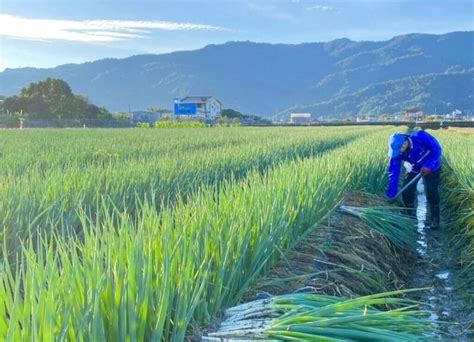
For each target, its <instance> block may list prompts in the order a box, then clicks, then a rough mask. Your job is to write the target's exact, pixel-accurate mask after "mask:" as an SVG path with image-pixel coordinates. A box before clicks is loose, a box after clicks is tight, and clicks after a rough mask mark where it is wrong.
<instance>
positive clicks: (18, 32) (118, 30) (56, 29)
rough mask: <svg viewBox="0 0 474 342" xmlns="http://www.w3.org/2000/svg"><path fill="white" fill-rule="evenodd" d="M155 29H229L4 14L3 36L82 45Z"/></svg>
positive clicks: (139, 35) (1, 20)
mask: <svg viewBox="0 0 474 342" xmlns="http://www.w3.org/2000/svg"><path fill="white" fill-rule="evenodd" d="M152 30H164V31H193V30H225V29H224V28H221V27H217V26H212V25H203V24H192V23H175V22H169V21H137V20H82V21H78V20H57V19H30V18H22V17H17V16H12V15H8V14H0V36H4V37H11V38H16V39H25V40H40V41H49V40H67V41H78V42H114V41H121V40H127V39H132V38H144V37H146V36H147V34H149V33H150V31H152Z"/></svg>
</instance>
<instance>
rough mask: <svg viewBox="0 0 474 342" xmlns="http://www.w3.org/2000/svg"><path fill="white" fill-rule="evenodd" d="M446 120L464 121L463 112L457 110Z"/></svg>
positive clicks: (447, 116)
mask: <svg viewBox="0 0 474 342" xmlns="http://www.w3.org/2000/svg"><path fill="white" fill-rule="evenodd" d="M446 118H447V119H452V120H459V119H463V118H464V115H463V112H462V111H461V110H459V109H455V110H453V111H452V112H451V113H450V114H448V115H446Z"/></svg>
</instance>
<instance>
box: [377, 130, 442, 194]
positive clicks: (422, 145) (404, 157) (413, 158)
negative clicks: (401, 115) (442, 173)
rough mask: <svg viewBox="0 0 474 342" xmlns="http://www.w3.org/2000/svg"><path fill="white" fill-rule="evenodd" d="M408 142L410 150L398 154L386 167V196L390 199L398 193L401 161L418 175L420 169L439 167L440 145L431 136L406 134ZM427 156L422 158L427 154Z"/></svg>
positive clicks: (423, 132) (434, 169)
mask: <svg viewBox="0 0 474 342" xmlns="http://www.w3.org/2000/svg"><path fill="white" fill-rule="evenodd" d="M406 137H407V138H408V139H409V140H410V148H409V150H408V151H406V152H404V153H401V154H399V155H398V156H397V157H395V158H391V159H390V163H389V165H388V170H387V173H388V185H387V192H386V194H387V196H388V197H390V198H392V197H394V196H395V195H396V194H397V191H398V179H399V178H400V168H401V164H402V161H407V162H409V163H410V164H412V165H413V169H412V171H411V172H414V173H419V172H420V170H421V168H422V167H427V168H430V169H431V171H436V170H438V169H439V168H440V167H441V153H442V150H441V145H440V144H439V142H438V140H436V139H435V138H434V137H433V136H432V135H430V134H428V133H426V132H425V131H417V132H414V133H410V134H406ZM427 152H429V153H428V155H427V156H426V157H425V158H423V156H424V155H425V154H426V153H427Z"/></svg>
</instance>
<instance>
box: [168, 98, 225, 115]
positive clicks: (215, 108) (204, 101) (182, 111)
mask: <svg viewBox="0 0 474 342" xmlns="http://www.w3.org/2000/svg"><path fill="white" fill-rule="evenodd" d="M221 112H222V102H221V100H219V99H218V98H217V97H215V96H186V97H184V98H182V99H175V100H174V113H175V114H176V115H177V116H178V117H179V116H188V117H199V118H204V119H210V120H215V119H216V117H217V116H218V115H220V113H221Z"/></svg>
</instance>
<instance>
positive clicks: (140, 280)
mask: <svg viewBox="0 0 474 342" xmlns="http://www.w3.org/2000/svg"><path fill="white" fill-rule="evenodd" d="M371 130H372V132H368V131H370V129H369V130H368V131H365V130H360V131H357V132H354V133H352V132H344V130H343V129H335V130H332V129H331V130H329V131H328V132H327V133H326V134H327V135H325V133H324V131H323V130H315V131H312V133H313V134H314V135H313V136H306V137H304V138H302V139H301V140H299V141H300V145H298V144H297V145H296V147H295V145H291V143H290V144H288V143H289V142H290V141H291V139H289V138H288V131H285V130H283V131H282V132H283V133H281V134H282V135H283V136H282V137H281V140H280V141H281V144H282V145H285V144H287V145H286V150H285V148H284V147H283V148H281V149H280V150H278V149H277V151H281V150H283V151H286V152H285V153H283V156H282V155H280V154H278V153H275V150H272V148H274V146H278V144H274V143H273V142H272V141H273V140H272V139H269V140H268V141H267V143H266V145H265V144H264V145H263V146H260V148H261V149H262V150H264V151H267V150H268V149H269V150H270V151H273V152H274V153H275V155H277V156H279V157H277V158H275V161H276V162H275V161H271V162H267V164H263V165H258V164H257V165H255V160H259V158H256V159H252V160H251V161H250V162H248V163H249V164H252V163H253V165H249V166H248V168H247V169H246V171H245V174H244V175H242V176H240V177H237V176H235V175H234V176H232V174H233V172H232V171H233V169H234V168H233V164H224V165H227V167H224V166H222V171H220V172H221V173H219V174H218V177H215V178H213V180H212V182H207V183H206V182H204V185H202V186H200V184H202V180H203V179H204V180H205V179H206V177H202V175H201V174H200V173H199V172H197V173H191V174H189V175H187V176H188V177H195V175H196V174H197V175H199V176H201V177H202V178H199V177H197V176H196V177H195V178H199V181H200V182H198V181H196V183H192V184H194V186H195V187H194V188H193V187H190V189H192V191H190V192H189V193H193V194H192V197H188V198H186V197H182V196H180V194H179V192H178V191H179V187H177V188H176V192H175V194H176V195H175V197H176V198H175V200H174V201H173V203H174V204H173V205H172V206H159V209H160V210H159V211H157V201H159V198H160V197H159V196H156V195H155V196H151V195H150V196H146V195H145V194H148V193H149V192H148V191H139V190H140V189H144V188H151V192H153V191H155V190H156V188H155V186H156V184H159V182H155V183H153V182H151V181H149V182H148V183H147V182H142V183H141V184H142V185H143V188H141V187H137V188H135V189H134V190H135V191H134V196H133V197H132V199H133V201H131V202H125V204H127V205H128V203H132V210H127V205H124V206H119V205H116V204H117V203H120V201H119V200H117V199H115V200H110V198H111V197H112V198H113V196H117V198H120V195H123V194H124V193H125V192H124V189H125V190H127V191H130V190H132V189H133V188H132V189H130V188H129V187H128V185H124V184H127V183H128V182H129V181H131V182H132V183H133V180H134V179H136V178H134V177H133V175H134V173H133V172H122V173H118V174H121V177H119V176H116V178H113V177H112V179H113V182H112V183H111V184H112V186H110V187H107V186H105V187H98V185H100V183H93V184H94V185H95V186H96V188H95V191H98V192H99V196H97V197H87V196H84V195H81V196H83V197H80V198H79V199H80V200H77V201H71V202H70V203H67V205H69V206H72V207H74V208H77V210H76V211H75V213H76V214H77V217H78V220H79V223H80V228H81V230H79V231H78V230H77V227H74V228H76V230H74V231H68V234H69V235H70V236H69V238H68V239H63V238H62V237H61V234H62V233H64V231H61V229H57V227H61V228H63V229H67V228H68V226H67V221H68V217H64V216H62V215H59V217H56V218H54V217H53V218H49V219H48V218H46V219H45V220H44V221H42V222H41V224H38V222H33V224H32V222H31V221H29V220H31V219H34V218H35V216H29V220H27V221H26V222H27V223H28V225H29V229H28V230H27V232H28V234H33V232H32V231H31V228H32V226H34V228H35V231H36V234H37V235H38V237H39V238H38V239H36V240H34V241H33V240H29V242H25V243H24V244H23V247H22V248H21V252H20V253H19V255H18V257H17V258H16V259H15V260H13V261H12V260H8V259H7V258H3V260H2V265H1V267H2V269H1V271H2V272H1V274H0V277H1V285H0V301H1V302H0V338H2V339H8V340H17V339H26V340H49V339H52V338H58V339H61V338H64V339H92V340H105V339H107V340H126V339H131V340H143V339H148V340H161V339H164V340H177V341H179V340H183V339H184V337H185V335H186V334H187V333H189V332H192V331H193V329H196V328H197V327H198V326H199V325H200V324H203V323H206V322H209V321H210V319H211V317H212V316H213V315H214V314H215V313H216V312H218V311H219V310H220V309H221V308H222V307H226V306H229V305H232V304H235V303H236V302H237V301H238V300H239V298H241V296H242V295H243V293H244V292H245V290H246V289H247V288H248V287H249V286H250V285H251V284H252V283H253V281H254V280H255V279H256V277H257V276H258V275H260V274H263V273H265V272H266V271H267V270H268V269H269V267H270V266H271V265H272V264H273V263H274V262H275V261H276V260H277V259H278V250H281V249H282V248H286V247H288V246H289V245H291V244H293V243H294V242H295V241H296V240H297V239H298V237H299V236H300V235H301V234H303V233H304V232H306V231H307V230H308V229H309V228H310V227H312V226H314V225H315V224H316V223H317V222H318V220H320V219H321V218H322V217H323V216H324V215H325V213H326V212H327V211H328V210H329V208H331V207H332V206H334V204H335V203H336V201H337V200H338V198H339V197H340V196H341V195H342V194H343V193H344V191H345V190H346V189H347V188H348V187H349V186H350V187H351V188H354V189H362V188H364V189H366V190H369V191H377V190H380V188H381V187H382V186H383V183H384V169H385V162H386V161H385V156H384V155H385V141H386V137H387V135H389V134H390V133H391V131H392V130H391V129H390V130H387V129H382V132H379V133H374V132H373V131H374V129H371ZM242 132H243V131H238V132H237V133H236V134H244V133H242ZM307 132H308V131H307ZM315 132H316V134H315ZM254 134H256V133H255V132H254ZM303 134H304V133H303ZM308 134H309V133H308ZM257 135H258V134H257ZM331 135H332V137H333V138H332V139H333V140H331ZM334 136H336V138H334ZM357 136H363V137H364V138H363V139H355V140H354V141H352V142H350V143H349V144H347V145H346V146H344V145H343V144H344V142H345V141H348V140H353V139H354V138H357ZM254 138H255V136H254ZM255 139H256V138H255ZM305 139H306V140H305ZM257 140H258V139H257ZM328 140H329V141H332V142H333V143H332V144H330V146H329V148H334V147H337V146H339V147H337V148H336V149H333V150H331V151H328V152H326V153H325V154H322V155H320V154H319V152H320V151H316V150H315V146H319V147H321V146H328V145H324V144H327V141H328ZM318 141H319V142H320V145H318V144H317V142H318ZM321 144H322V145H321ZM302 145H303V146H304V147H303V150H304V151H308V150H309V151H312V152H310V153H307V154H304V153H302V154H294V152H292V151H294V149H295V148H296V149H298V146H302ZM341 145H342V146H341ZM243 146H246V145H243ZM280 147H281V145H280ZM305 148H306V149H305ZM369 148H370V151H371V153H367V149H369ZM231 150H232V149H231ZM322 150H324V148H323V149H322ZM325 150H328V147H327V148H326V149H325ZM65 151H67V149H66V150H65ZM245 151H246V152H247V153H248V154H247V155H246V154H245V153H244V154H243V155H244V156H249V155H250V156H253V155H255V153H254V151H253V153H252V152H248V150H245ZM221 152H222V151H219V150H216V151H212V153H211V152H210V154H209V156H210V157H209V158H211V160H212V155H213V154H214V153H221ZM271 153H272V152H270V156H269V159H270V160H271V155H272V154H271ZM183 155H185V156H188V155H187V154H185V153H184V154H183ZM257 156H258V154H257ZM260 156H261V155H260ZM239 157H241V155H239V154H234V155H233V156H232V158H228V159H225V158H224V160H228V161H230V163H231V162H235V159H236V158H239ZM302 157H307V158H302ZM199 158H201V159H205V158H203V157H202V156H200V157H199ZM199 158H198V157H196V159H193V161H196V160H198V159H199ZM58 159H60V158H58ZM118 159H119V160H118V161H113V162H111V163H110V164H108V163H102V164H101V165H100V167H99V166H98V165H94V164H93V167H92V169H89V170H87V167H85V165H84V164H81V163H79V165H80V166H83V167H84V168H85V169H86V170H87V171H88V172H89V174H88V173H87V172H85V174H86V175H87V177H86V178H90V177H92V176H95V174H94V173H93V172H92V171H95V172H97V173H99V174H100V172H103V173H102V174H101V175H102V177H100V179H102V180H103V181H105V182H106V184H109V183H107V182H108V177H107V176H110V175H111V174H112V175H114V173H113V170H114V168H115V167H120V166H121V167H122V169H123V168H129V167H130V165H133V166H134V167H137V168H138V173H139V174H142V175H145V174H146V173H147V172H150V170H151V169H152V168H151V167H150V166H149V167H148V168H146V167H143V168H140V162H136V163H132V162H131V161H130V160H127V159H123V158H122V159H121V157H119V158H118ZM144 159H145V160H146V158H144ZM144 159H141V164H143V161H144ZM158 159H159V158H156V159H153V160H154V161H157V160H158ZM125 160H127V162H128V164H127V165H126V166H124V165H123V164H124V161H125ZM244 160H245V158H244ZM247 161H248V159H247ZM72 163H73V164H74V162H72ZM88 163H90V161H88ZM237 163H238V162H237ZM57 165H62V166H63V168H64V169H62V170H59V171H56V173H54V172H52V171H49V170H47V169H46V170H44V169H43V168H39V171H45V172H44V173H43V174H42V176H37V178H36V179H35V181H34V182H35V183H28V182H27V183H28V184H29V186H28V187H26V188H23V189H25V193H23V194H22V195H23V197H22V198H28V195H32V196H34V195H35V194H36V192H35V191H37V189H38V188H39V189H45V188H44V187H42V186H44V185H43V183H46V182H45V180H52V177H51V175H56V176H58V177H60V178H61V175H62V174H67V171H68V169H67V166H68V164H67V163H66V164H62V162H61V161H58V162H57ZM174 165H177V166H175V169H173V170H174V171H179V170H183V169H184V168H183V165H184V166H189V167H191V165H192V164H179V163H176V164H174ZM199 165H201V169H199V168H198V170H202V169H204V170H206V169H207V167H211V165H213V164H212V163H209V162H207V163H206V162H204V164H199ZM202 165H205V166H206V167H204V166H202ZM218 165H222V164H218ZM237 165H239V164H237ZM256 166H257V167H256ZM270 166H271V167H270ZM74 167H76V166H74ZM74 167H72V168H73V169H74ZM268 167H270V168H268ZM265 168H267V170H266V171H265ZM104 169H105V170H106V171H108V172H109V173H107V172H104ZM19 170H20V171H21V172H25V173H26V175H28V172H29V171H28V170H26V169H25V168H22V167H21V166H20V167H19ZM81 171H82V172H81ZM84 171H85V170H80V168H79V170H76V172H77V173H76V174H77V175H78V174H81V173H84ZM99 171H100V172H99ZM21 172H19V173H20V174H21ZM48 172H50V173H48ZM45 175H49V178H48V177H44V176H45ZM116 175H117V174H116ZM178 175H179V172H178ZM208 175H209V173H207V174H206V176H208ZM11 179H14V178H11ZM62 179H63V182H58V183H56V184H57V185H56V187H53V188H52V189H49V191H50V193H49V195H50V196H51V197H50V198H60V199H61V201H57V202H54V201H53V203H55V204H57V205H58V206H59V207H57V208H54V210H57V212H63V211H64V208H65V207H61V206H64V205H65V204H64V203H65V202H64V197H61V196H59V195H60V194H61V191H62V190H64V187H62V185H64V184H67V183H66V180H68V178H67V177H65V176H64V177H63V178H62ZM76 179H81V178H80V177H79V176H78V177H77V178H76ZM145 179H146V178H145ZM160 179H161V178H160ZM178 179H179V178H178ZM185 179H186V178H185ZM192 179H194V178H192ZM147 180H149V178H148V179H147ZM216 180H217V181H220V182H219V184H220V185H219V186H217V187H216V186H215V184H216V182H215V181H216ZM16 181H17V182H18V183H21V182H20V180H19V179H16ZM73 184H74V182H73ZM80 184H81V183H80V182H79V185H76V187H75V188H74V187H72V188H69V189H68V190H66V193H71V194H72V193H74V192H75V191H79V192H80V191H81V189H82V188H81V186H80ZM86 184H89V183H86ZM33 185H35V186H36V187H35V186H33ZM121 186H123V187H121ZM7 188H8V185H7ZM117 188H118V189H119V190H121V191H117V192H115V193H114V190H116V189H117ZM19 189H21V188H19ZM46 189H47V188H46ZM66 189H67V188H66ZM86 189H87V191H92V190H93V187H92V186H90V187H86ZM82 191H84V190H82ZM7 193H8V194H13V193H14V192H13V188H9V191H8V192H7ZM53 194H55V195H56V196H59V197H55V196H53ZM156 194H158V195H159V194H160V193H159V192H156ZM43 195H44V194H43ZM100 195H102V196H100ZM89 196H90V195H89ZM46 198H48V197H46ZM74 199H76V198H74ZM86 199H90V200H91V202H90V203H92V204H93V205H92V208H95V210H94V211H93V213H91V210H90V208H89V209H88V208H87V207H86V208H84V207H81V205H77V204H78V203H79V204H81V203H87V202H86ZM20 203H21V202H20ZM40 203H42V202H41V201H40ZM33 207H34V206H33ZM8 208H9V206H8V205H5V204H4V206H2V210H4V209H8ZM47 208H48V207H47ZM20 212H22V210H21V207H20V209H19V210H18V213H20ZM26 212H28V211H26ZM46 212H47V213H48V215H49V214H50V213H51V212H54V211H51V212H50V211H49V209H48V210H47V211H46ZM48 215H46V217H48ZM10 217H12V215H10ZM13 222H15V221H13ZM58 223H65V224H64V225H58ZM48 224H49V227H51V229H47V228H48ZM13 226H14V225H8V226H7V227H13ZM4 227H6V226H5V225H4ZM44 227H46V228H45V231H43V230H42V229H41V228H44ZM53 227H54V229H53ZM3 231H5V229H4V230H3ZM10 233H11V232H10ZM3 234H4V235H3V236H5V233H3ZM7 234H8V232H7ZM28 234H27V235H26V238H28ZM7 236H8V235H7ZM22 241H25V240H24V239H23V238H22ZM8 248H11V247H10V246H7V245H6V244H4V247H3V253H4V255H6V254H8V253H9V250H8Z"/></svg>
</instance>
